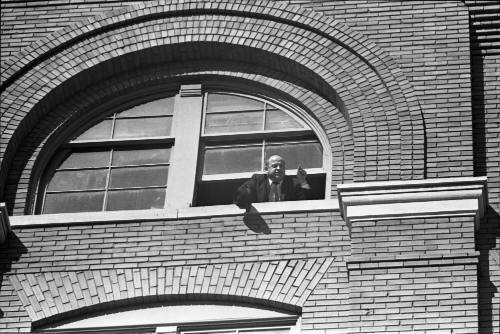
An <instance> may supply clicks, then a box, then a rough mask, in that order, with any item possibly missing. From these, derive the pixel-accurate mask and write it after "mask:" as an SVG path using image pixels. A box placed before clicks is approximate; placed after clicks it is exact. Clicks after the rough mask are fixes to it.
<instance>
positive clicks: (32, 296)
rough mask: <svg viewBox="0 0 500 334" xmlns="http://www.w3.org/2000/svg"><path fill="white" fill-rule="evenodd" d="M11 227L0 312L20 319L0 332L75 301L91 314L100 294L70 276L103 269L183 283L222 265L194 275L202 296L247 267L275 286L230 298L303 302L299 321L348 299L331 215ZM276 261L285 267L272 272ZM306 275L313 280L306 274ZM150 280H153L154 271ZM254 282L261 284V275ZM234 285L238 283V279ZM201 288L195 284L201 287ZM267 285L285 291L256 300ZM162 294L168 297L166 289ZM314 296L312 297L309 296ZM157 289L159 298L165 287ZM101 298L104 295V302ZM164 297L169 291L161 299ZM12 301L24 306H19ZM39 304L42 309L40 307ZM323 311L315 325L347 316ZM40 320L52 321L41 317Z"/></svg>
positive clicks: (340, 234)
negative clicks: (172, 275) (170, 276)
mask: <svg viewBox="0 0 500 334" xmlns="http://www.w3.org/2000/svg"><path fill="white" fill-rule="evenodd" d="M262 224H265V226H267V229H262V230H263V231H264V232H253V230H259V227H260V226H261V225H262ZM14 232H15V235H16V237H15V238H11V239H9V240H8V242H7V243H5V244H4V245H1V246H0V258H1V259H3V263H2V267H3V269H2V272H6V273H7V272H8V273H9V275H8V278H7V275H6V276H4V282H5V283H3V284H2V289H1V291H0V300H9V299H12V302H9V303H8V305H7V306H6V308H5V311H4V312H5V314H9V315H13V314H14V312H21V311H22V312H23V314H24V318H19V321H18V322H12V318H8V317H5V318H3V319H0V330H1V329H7V328H9V329H11V330H24V329H26V328H29V327H30V325H31V321H38V323H39V324H42V323H43V322H46V321H48V320H53V319H55V318H50V317H52V316H54V315H60V313H64V312H70V311H71V312H70V313H66V314H65V315H73V314H74V313H73V311H75V312H81V310H82V307H83V308H85V309H87V308H88V310H90V311H92V310H94V311H95V310H97V309H98V308H99V307H100V306H99V303H97V299H96V298H98V297H95V296H94V294H91V295H92V296H94V297H92V298H90V300H91V301H92V303H90V301H89V299H88V298H89V297H85V296H86V294H88V293H87V292H83V291H80V292H76V291H74V292H72V291H73V290H74V289H77V288H78V289H80V288H79V287H80V286H83V284H84V283H83V281H82V280H78V279H77V278H75V277H86V278H89V277H94V275H103V273H107V274H106V275H107V276H110V274H109V273H110V272H114V273H122V274H123V275H125V276H126V275H127V273H128V274H130V273H136V272H139V273H147V275H150V272H151V271H154V272H155V273H157V272H158V270H163V269H165V270H167V271H168V272H170V271H172V270H173V271H174V272H177V271H178V270H181V271H186V270H189V273H190V274H186V275H184V274H181V275H180V276H182V277H183V279H184V280H185V279H187V280H188V281H187V282H188V286H189V277H190V276H192V275H191V270H193V274H194V269H196V270H197V272H199V273H200V275H201V273H202V272H203V270H204V272H205V273H207V270H209V268H212V269H210V270H212V274H210V275H208V274H207V275H204V276H207V277H208V276H210V277H216V275H215V274H214V272H215V270H220V269H221V268H225V269H224V270H226V269H227V270H228V272H227V273H225V274H224V275H222V274H220V273H221V272H219V271H218V272H219V274H218V275H219V277H220V279H218V280H215V278H214V280H215V281H213V282H212V281H210V280H202V277H201V276H200V277H198V276H197V277H198V278H197V279H198V281H199V280H202V282H207V284H208V287H205V288H210V289H212V287H214V289H215V290H213V291H212V290H210V291H209V292H213V293H215V294H217V293H219V292H221V291H219V290H217V289H219V288H220V284H219V283H220V282H223V283H221V284H222V289H223V291H224V292H226V291H225V290H224V289H227V287H226V286H232V287H234V285H233V284H236V283H237V282H243V281H242V280H241V279H240V280H238V279H237V277H236V276H235V275H233V276H230V275H232V274H230V273H229V269H231V270H232V269H235V270H239V269H243V270H247V269H248V268H252V272H254V273H256V274H257V273H259V272H262V274H261V276H262V277H266V275H268V276H269V275H271V276H270V277H271V279H269V282H270V283H269V284H273V285H274V286H275V288H273V289H271V288H269V289H266V290H265V291H260V292H259V289H260V287H263V285H262V286H260V285H259V287H257V286H255V288H253V287H254V285H253V283H252V285H251V287H252V288H250V287H249V290H248V291H247V290H244V291H246V292H245V293H243V292H241V290H236V296H239V297H241V298H243V297H246V298H247V299H246V300H245V301H246V302H249V301H251V300H250V299H249V298H250V297H252V298H254V299H253V302H252V303H253V304H255V305H256V306H258V305H261V306H262V305H264V306H266V305H267V306H271V307H272V306H287V307H289V308H290V307H295V308H301V309H302V314H303V316H304V318H305V319H309V321H311V320H312V319H314V320H315V321H316V320H317V317H318V315H319V314H318V313H317V312H316V310H317V308H318V307H326V305H338V306H340V307H344V308H345V305H346V304H345V299H344V297H347V291H345V290H343V289H345V288H346V286H347V270H346V267H345V261H346V256H347V255H348V254H349V248H350V247H349V236H348V231H347V226H346V225H345V223H344V222H343V220H342V219H341V218H340V216H339V214H338V212H317V213H296V214H291V213H288V214H268V215H262V217H260V218H259V219H257V220H256V221H253V220H251V219H244V217H242V216H237V217H217V218H216V217H214V218H197V219H188V220H171V221H153V222H130V223H126V224H123V223H103V224H95V225H86V226H85V225H76V226H75V225H74V226H52V227H40V228H33V227H32V228H21V229H20V228H16V229H15V231H14ZM266 233H267V234H266ZM333 261H334V262H333ZM278 267H279V268H281V267H283V268H282V269H283V272H282V273H281V274H280V275H278V272H279V271H277V268H278ZM161 268H163V269H161ZM200 268H204V269H200ZM217 268H219V269H217ZM238 268H239V269H238ZM313 273H315V274H314V276H311V275H312V274H313ZM86 275H87V276H86ZM89 275H90V276H89ZM141 275H142V274H141ZM196 275H198V274H196ZM56 276H57V277H61V279H62V283H63V285H62V286H61V282H60V280H59V278H58V279H57V282H56V278H55V277H56ZM62 277H68V278H66V280H70V281H71V282H73V283H74V284H73V283H72V284H71V288H70V286H69V285H65V284H68V283H65V279H63V278H62ZM71 277H73V278H71ZM141 277H142V276H141ZM151 277H152V276H151ZM155 277H158V274H156V276H155ZM176 277H177V276H176ZM223 277H224V279H223ZM227 277H232V280H231V281H230V282H232V283H229V281H228V283H227V284H226V278H227ZM252 279H253V278H252ZM44 280H47V284H44V283H40V282H42V281H44ZM253 280H254V281H255V279H253ZM258 280H259V281H260V278H259V279H258ZM266 280H267V279H266ZM49 281H50V282H49ZM195 281H196V280H195ZM244 281H245V282H247V283H248V284H250V278H248V277H246V278H245V280H244ZM10 282H12V283H13V284H14V287H15V290H16V291H17V293H16V292H14V291H13V290H12V289H9V287H10V286H11V285H10ZM23 282H24V283H23ZM75 282H76V283H75ZM115 282H119V281H116V280H115ZM156 282H158V279H156ZM171 282H175V280H174V281H172V280H166V281H165V283H164V284H165V287H166V286H167V285H168V284H170V285H168V286H172V284H173V283H171ZM179 282H180V281H179ZM271 282H272V283H271ZM27 284H28V285H29V286H28V285H27ZM103 284H104V283H103ZM156 284H157V285H158V283H156ZM179 284H180V283H179ZM237 284H238V285H237V286H238V287H239V286H240V283H237ZM198 285H199V284H198ZM149 286H150V284H149V283H147V284H146V283H141V289H140V290H141V291H143V290H142V289H143V288H144V289H146V291H147V289H149V288H148V287H149ZM195 286H196V284H195ZM201 286H202V287H203V284H201ZM242 286H243V285H242ZM249 286H250V285H249ZM4 287H6V288H4ZM178 287H179V288H180V287H181V285H179V286H178ZM313 287H318V288H314V289H313ZM89 289H90V288H89ZM106 289H108V288H106ZM134 289H135V285H134ZM333 289H336V291H340V290H342V291H340V294H339V295H337V296H336V297H335V298H332V300H330V298H329V297H328V296H330V294H331V293H332V291H334V290H333ZM56 290H57V292H56ZM62 290H64V291H65V292H62ZM121 290H123V289H122V288H121V287H120V285H119V283H118V285H117V290H116V291H115V290H114V288H112V290H111V292H109V291H108V295H107V297H106V298H108V297H109V298H111V297H110V296H114V297H113V298H115V299H119V300H120V301H121V302H124V303H126V300H125V297H124V296H122V292H121ZM268 290H269V291H273V293H274V291H277V292H280V291H281V292H284V291H286V292H287V293H286V294H284V293H283V294H280V295H278V296H274V297H273V298H267V299H265V298H264V299H263V298H261V297H262V296H264V295H261V294H266V293H267V292H266V291H268ZM22 291H25V292H24V295H19V297H16V298H13V297H14V296H16V295H17V294H18V293H19V294H22V293H23V292H22ZM151 291H153V290H150V291H148V292H143V295H144V296H147V295H150V294H153V293H152V292H151ZM158 291H159V290H158V288H157V289H156V292H155V293H154V295H155V296H156V295H158V296H159V294H158V293H159V292H158ZM175 291H177V290H175ZM186 291H187V290H186ZM186 291H184V292H186ZM203 291H205V290H203ZM238 291H239V292H238ZM113 292H114V293H115V294H113ZM134 293H135V292H134ZM63 294H71V295H72V297H70V296H69V295H68V296H67V300H70V303H69V304H68V302H67V300H66V299H64V302H63V300H62V299H63V298H66V297H63V296H62V295H63ZM169 294H170V295H173V293H170V292H169ZM312 294H314V297H311V298H309V297H308V296H310V295H312ZM161 295H163V296H165V295H166V294H165V292H164V293H162V294H161ZM175 295H179V294H178V293H175ZM134 296H135V295H134ZM257 296H259V297H257ZM266 296H267V294H266ZM271 296H272V294H271ZM136 297H137V296H136ZM171 297H172V296H171ZM103 298H104V297H103ZM109 298H108V299H106V300H107V301H111V300H109ZM154 298H156V297H154ZM162 298H163V297H162ZM172 298H173V297H172ZM72 300H73V301H72ZM75 300H76V301H75ZM168 300H169V299H168V298H167V297H165V299H162V301H168ZM42 301H43V303H42ZM71 301H72V302H71ZM121 302H120V303H115V304H113V303H111V304H109V305H108V306H109V307H116V306H119V305H122V304H121ZM131 302H132V301H131ZM266 302H267V304H266ZM20 303H21V304H20ZM31 303H36V305H38V306H32V307H31V309H30V310H29V311H26V310H25V309H26V308H25V307H24V306H27V305H31ZM61 303H62V304H61ZM20 305H24V306H23V307H22V308H21V309H20ZM61 305H62V306H61ZM92 306H94V308H92ZM47 307H48V308H49V309H48V310H47V311H45V310H46V308H47ZM61 307H62V308H61ZM89 307H90V308H89ZM26 312H28V313H29V315H30V316H29V318H26V314H27V313H26ZM44 312H48V313H47V314H45V313H44ZM326 314H328V317H324V318H323V320H322V323H323V326H327V327H329V328H333V327H337V328H338V327H339V326H340V325H341V324H345V322H346V315H345V314H344V313H342V312H340V313H339V312H338V311H337V312H336V313H333V312H331V310H328V312H327V313H326ZM46 316H49V318H50V319H46ZM28 319H29V320H28ZM21 320H22V321H21ZM35 324H36V323H35ZM320 324H321V321H317V323H315V326H320Z"/></svg>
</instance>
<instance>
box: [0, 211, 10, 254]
mask: <svg viewBox="0 0 500 334" xmlns="http://www.w3.org/2000/svg"><path fill="white" fill-rule="evenodd" d="M9 232H10V222H9V215H8V214H7V207H6V206H5V203H0V245H1V244H3V243H4V242H5V240H6V239H7V235H8V234H9Z"/></svg>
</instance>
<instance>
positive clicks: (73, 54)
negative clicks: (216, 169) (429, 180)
mask: <svg viewBox="0 0 500 334" xmlns="http://www.w3.org/2000/svg"><path fill="white" fill-rule="evenodd" d="M91 21H92V22H90V21H89V22H87V24H86V25H85V24H83V23H82V24H80V23H79V24H75V25H73V26H71V27H68V28H65V29H63V31H59V32H56V33H54V34H53V35H52V36H50V38H51V39H50V41H49V40H46V41H45V42H47V45H44V46H41V45H40V44H37V43H35V44H34V45H32V46H30V47H28V48H27V49H26V50H25V51H24V54H27V53H29V51H33V53H32V54H30V55H29V56H23V55H22V53H21V54H19V55H18V56H16V57H13V58H12V59H11V61H8V62H6V66H5V71H4V72H5V77H3V78H2V80H3V81H2V83H3V84H4V86H3V88H4V91H3V94H2V95H3V97H2V98H3V99H4V101H5V105H6V109H7V110H8V111H9V112H11V113H13V114H14V115H15V116H14V117H12V118H11V120H8V121H7V122H6V125H7V126H6V131H5V134H6V135H5V136H3V137H4V141H3V143H2V146H3V147H5V148H6V156H5V157H6V158H5V159H4V162H3V166H2V174H1V175H0V179H5V177H6V170H7V167H8V166H9V165H10V163H11V161H12V160H13V156H14V152H15V150H16V149H17V146H18V144H19V142H20V141H22V140H23V139H24V137H25V136H26V134H27V133H28V131H29V130H30V129H31V128H32V127H33V126H34V124H36V122H37V120H38V119H39V117H40V116H42V115H43V114H44V113H46V112H47V110H50V109H51V108H52V107H53V103H54V100H57V99H56V98H55V95H57V94H59V95H61V91H63V92H64V93H66V94H71V93H72V92H74V91H76V90H77V89H78V88H81V86H82V85H83V86H85V85H88V84H90V80H91V79H90V78H93V77H94V76H95V75H96V74H97V72H95V71H94V72H93V73H92V69H94V70H95V69H96V68H97V65H98V64H102V63H104V62H106V61H108V60H110V59H113V60H115V62H114V66H115V67H114V70H119V69H120V59H123V56H126V55H133V54H136V55H137V54H139V53H138V52H137V51H140V50H147V51H149V52H147V53H146V54H148V57H147V58H146V60H147V59H148V58H149V57H154V50H158V49H156V48H155V46H159V45H160V46H161V45H185V44H192V43H194V42H198V43H208V44H210V45H217V46H218V48H221V47H226V46H231V45H237V46H240V47H241V48H242V49H244V50H246V51H247V52H248V53H249V54H252V55H255V54H258V53H259V52H258V51H265V52H266V53H268V54H271V55H274V56H277V57H279V58H281V59H288V60H289V63H290V64H294V66H291V67H290V69H291V71H292V72H291V74H292V75H293V76H294V77H296V78H302V76H301V75H302V74H304V73H305V74H306V76H305V77H304V79H305V80H306V81H307V82H308V84H309V85H311V86H312V87H313V88H314V91H315V92H317V93H318V94H319V95H321V96H324V97H325V98H328V99H329V100H330V102H331V103H332V104H334V105H335V106H337V107H338V108H339V110H340V111H341V112H342V113H343V115H344V117H345V118H346V119H347V120H348V121H349V122H350V124H351V126H352V128H353V132H354V134H355V154H354V157H355V161H354V166H355V168H354V178H355V180H375V179H377V180H383V179H401V178H403V179H404V178H421V177H423V161H421V160H422V157H423V148H424V147H423V127H422V120H421V115H420V109H419V107H418V103H417V102H416V100H415V98H414V95H413V92H412V90H411V86H410V85H409V84H408V81H407V80H406V79H405V78H404V77H403V75H402V74H401V73H402V72H401V71H400V70H399V69H398V68H397V66H396V65H395V63H394V62H393V61H392V60H391V59H390V58H389V57H388V56H387V55H386V54H385V53H384V52H382V51H381V50H380V49H379V48H377V47H376V46H375V45H374V44H373V43H371V42H369V41H368V40H366V39H365V38H363V37H362V36H361V35H360V34H359V33H356V32H354V31H352V30H350V29H349V28H348V27H346V26H345V25H342V24H340V23H338V22H337V21H334V20H330V19H328V18H325V17H322V16H320V15H317V14H313V13H311V12H309V11H306V10H303V9H298V8H295V7H286V6H282V5H275V4H266V5H262V4H260V5H259V4H252V5H249V4H248V5H243V4H232V3H225V2H218V3H215V4H213V3H212V4H211V3H209V2H179V3H175V4H172V5H164V4H163V3H158V4H156V3H155V4H153V3H149V4H147V5H135V6H131V7H128V8H126V9H124V10H122V11H119V12H117V13H116V12H113V13H107V14H103V15H101V16H98V17H95V18H94V19H93V20H91ZM205 22H210V25H209V26H207V25H206V24H205ZM193 31H194V32H195V33H193ZM276 35H278V36H281V38H280V39H277V38H276V37H275V36H276ZM42 44H43V43H42ZM30 48H31V49H30ZM214 49H215V48H211V49H210V48H209V50H207V54H206V55H205V56H206V57H209V56H210V52H213V50H214ZM257 50H258V51H257ZM231 56H232V57H234V58H235V60H238V59H239V57H242V54H236V55H231ZM169 57H171V55H166V56H165V61H170V60H171V59H170V58H169ZM160 58H161V57H160ZM143 59H144V58H136V61H142V60H143ZM268 59H273V57H269V58H268ZM254 61H255V59H254ZM271 62H272V61H271ZM23 64H25V65H23ZM273 66H274V67H275V68H280V66H281V64H279V63H275V64H274V65H273ZM85 73H87V74H86V75H87V78H86V79H84V80H83V82H80V83H79V84H73V85H67V84H68V83H69V82H70V81H71V79H72V78H74V77H75V76H77V75H80V74H82V75H83V74H85ZM93 75H94V76H93ZM97 77H98V76H97ZM9 78H10V79H9ZM12 78H13V79H12ZM94 79H95V78H94ZM55 92H57V94H56V93H55ZM332 92H334V93H333V94H332ZM51 103H52V105H51ZM11 139H13V140H11ZM389 157H390V159H389Z"/></svg>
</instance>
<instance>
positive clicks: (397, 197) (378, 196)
mask: <svg viewBox="0 0 500 334" xmlns="http://www.w3.org/2000/svg"><path fill="white" fill-rule="evenodd" d="M486 187H487V185H486V177H457V178H443V179H426V180H415V181H387V182H366V183H352V184H340V185H338V186H337V193H338V201H339V207H340V212H341V215H342V217H343V218H344V220H345V221H346V222H347V224H348V226H349V227H351V225H352V223H353V222H355V221H366V220H381V219H396V218H422V217H451V216H467V215H474V216H475V217H476V226H478V223H479V218H481V217H482V216H483V215H484V211H485V207H486V203H487V198H486V196H487V193H486Z"/></svg>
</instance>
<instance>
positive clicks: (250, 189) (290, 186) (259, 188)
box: [233, 174, 307, 209]
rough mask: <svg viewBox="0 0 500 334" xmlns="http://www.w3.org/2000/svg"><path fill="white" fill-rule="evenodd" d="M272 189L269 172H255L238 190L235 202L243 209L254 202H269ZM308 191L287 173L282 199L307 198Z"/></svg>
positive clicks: (295, 199) (296, 199) (283, 184)
mask: <svg viewBox="0 0 500 334" xmlns="http://www.w3.org/2000/svg"><path fill="white" fill-rule="evenodd" d="M270 189H271V186H270V185H269V177H268V176H267V174H254V175H252V177H251V178H250V180H248V181H246V182H245V183H243V184H242V185H241V186H240V187H239V188H238V190H236V194H235V196H234V201H233V202H234V204H236V205H237V206H238V207H240V208H242V209H248V208H250V206H251V205H252V203H261V202H268V201H269V191H270ZM306 192H307V189H303V188H302V187H301V185H300V184H299V183H298V182H297V179H296V178H295V177H292V176H288V175H285V178H284V179H283V183H282V184H281V197H280V198H281V200H282V201H298V200H305V199H307V194H306Z"/></svg>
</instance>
